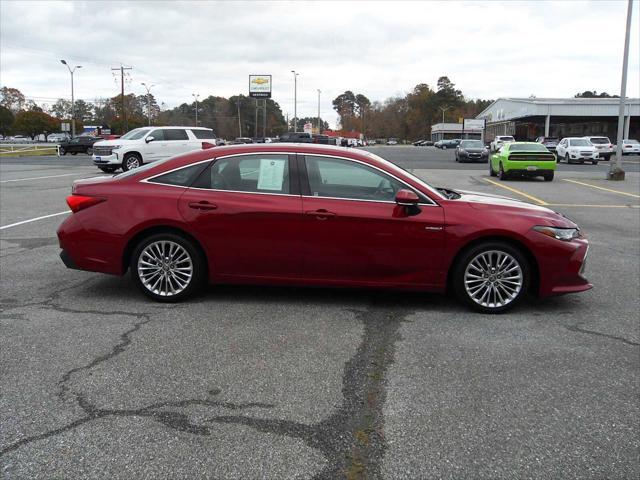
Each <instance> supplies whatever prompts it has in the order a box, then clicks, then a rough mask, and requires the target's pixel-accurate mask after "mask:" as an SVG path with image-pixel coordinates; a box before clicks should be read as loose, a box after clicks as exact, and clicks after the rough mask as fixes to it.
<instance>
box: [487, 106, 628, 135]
mask: <svg viewBox="0 0 640 480" xmlns="http://www.w3.org/2000/svg"><path fill="white" fill-rule="evenodd" d="M619 109H620V99H618V98H499V99H498V100H496V101H495V102H493V103H492V104H491V105H489V106H488V107H487V108H485V109H484V110H483V111H482V112H481V113H480V114H479V115H478V116H477V117H476V118H479V119H484V120H485V121H486V129H485V139H487V140H491V139H492V138H493V137H494V136H495V135H513V136H514V137H515V138H516V139H517V140H535V139H536V138H537V137H542V136H545V137H560V138H563V137H581V136H587V135H594V136H595V135H603V136H606V137H609V138H610V139H611V140H612V141H613V142H615V141H616V140H615V139H616V137H617V132H618V113H619ZM624 138H640V99H638V98H628V99H627V100H626V101H625V107H624Z"/></svg>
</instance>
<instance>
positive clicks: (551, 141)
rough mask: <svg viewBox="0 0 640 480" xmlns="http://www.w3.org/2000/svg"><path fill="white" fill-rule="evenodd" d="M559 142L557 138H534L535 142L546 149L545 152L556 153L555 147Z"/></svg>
mask: <svg viewBox="0 0 640 480" xmlns="http://www.w3.org/2000/svg"><path fill="white" fill-rule="evenodd" d="M559 141H560V139H559V138H558V137H538V138H536V142H537V143H541V144H542V145H544V146H545V147H547V150H549V151H550V152H555V151H556V146H557V145H558V142H559Z"/></svg>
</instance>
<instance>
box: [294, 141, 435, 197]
mask: <svg viewBox="0 0 640 480" xmlns="http://www.w3.org/2000/svg"><path fill="white" fill-rule="evenodd" d="M298 155H304V156H305V157H327V158H333V159H336V160H345V161H347V162H355V163H359V164H361V165H364V166H365V167H370V168H373V169H375V170H378V171H379V172H382V173H384V174H385V175H388V176H390V177H393V178H394V179H396V180H397V181H398V182H400V183H401V184H402V185H404V186H405V187H406V188H407V189H408V190H411V191H412V192H414V193H416V188H415V187H412V186H410V185H407V182H405V181H404V180H402V179H400V178H398V177H396V176H395V175H394V174H392V173H389V172H387V171H386V170H383V169H381V168H379V167H376V166H375V165H371V164H369V163H367V162H363V161H361V160H356V159H354V158H345V157H336V156H335V155H324V154H313V153H311V154H306V153H305V154H298ZM307 176H308V174H307ZM418 193H419V194H420V195H422V196H423V197H427V199H428V200H429V201H430V202H431V203H418V205H423V206H425V207H426V206H429V207H439V206H440V205H438V204H437V203H436V202H435V201H434V200H432V199H431V198H429V196H428V195H426V194H425V193H424V192H421V191H419V190H418ZM303 197H307V198H332V199H336V200H353V201H357V202H376V203H393V204H395V203H396V202H394V201H391V200H371V199H366V198H343V197H324V196H320V195H317V196H316V195H303Z"/></svg>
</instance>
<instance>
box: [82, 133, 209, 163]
mask: <svg viewBox="0 0 640 480" xmlns="http://www.w3.org/2000/svg"><path fill="white" fill-rule="evenodd" d="M215 145H216V136H215V134H214V133H213V130H211V129H210V128H203V127H143V128H136V129H135V130H131V131H130V132H127V133H126V134H125V135H123V136H122V137H120V138H117V139H115V140H102V141H100V142H96V143H95V144H94V145H93V156H92V158H93V164H94V165H95V166H97V167H98V168H99V169H100V170H102V171H103V172H107V173H112V172H115V171H116V170H117V169H118V168H121V167H122V170H124V171H125V172H126V171H127V170H131V169H132V168H138V167H139V166H140V165H143V164H145V163H149V162H155V161H157V160H164V159H165V158H169V157H175V156H176V155H181V154H183V153H187V152H192V151H194V150H201V149H203V148H209V147H213V146H215Z"/></svg>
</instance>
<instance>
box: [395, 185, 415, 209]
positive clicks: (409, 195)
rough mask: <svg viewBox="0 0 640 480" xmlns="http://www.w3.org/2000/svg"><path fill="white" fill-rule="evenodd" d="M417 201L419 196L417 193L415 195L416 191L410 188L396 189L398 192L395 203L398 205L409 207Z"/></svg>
mask: <svg viewBox="0 0 640 480" xmlns="http://www.w3.org/2000/svg"><path fill="white" fill-rule="evenodd" d="M419 201H420V197H418V195H416V193H415V192H412V191H411V190H406V189H402V190H398V193H396V203H397V204H398V205H402V206H403V207H411V206H414V205H417V204H418V202H419Z"/></svg>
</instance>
